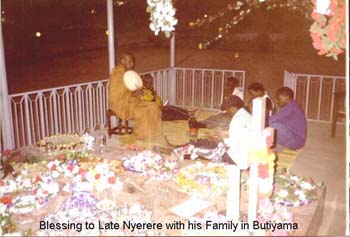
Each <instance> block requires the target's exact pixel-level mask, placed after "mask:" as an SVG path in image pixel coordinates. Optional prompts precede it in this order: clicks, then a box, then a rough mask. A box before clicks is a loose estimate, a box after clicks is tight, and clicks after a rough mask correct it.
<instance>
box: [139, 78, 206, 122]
mask: <svg viewBox="0 0 350 237" xmlns="http://www.w3.org/2000/svg"><path fill="white" fill-rule="evenodd" d="M142 81H143V88H142V89H143V93H142V97H141V98H142V100H143V101H149V102H156V103H157V104H158V105H159V107H160V108H161V110H162V121H173V120H188V119H189V118H190V117H191V116H196V115H197V114H198V113H199V112H200V109H199V108H198V109H195V110H186V109H183V108H181V107H178V106H173V105H170V104H168V103H166V104H164V105H163V104H162V101H161V99H160V97H159V96H157V94H156V92H155V90H154V89H153V77H152V75H151V74H146V75H144V76H142Z"/></svg>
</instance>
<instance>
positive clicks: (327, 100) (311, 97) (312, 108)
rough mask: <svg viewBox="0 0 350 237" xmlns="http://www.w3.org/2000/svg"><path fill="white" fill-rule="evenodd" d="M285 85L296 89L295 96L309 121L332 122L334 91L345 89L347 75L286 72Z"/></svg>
mask: <svg viewBox="0 0 350 237" xmlns="http://www.w3.org/2000/svg"><path fill="white" fill-rule="evenodd" d="M284 86H288V87H290V88H291V89H293V91H294V97H295V99H296V100H297V101H298V102H299V104H300V105H301V107H302V108H303V109H304V111H305V115H306V118H307V119H308V120H309V121H324V122H331V119H332V114H333V104H334V92H336V91H345V89H346V80H345V77H340V76H326V75H314V74H299V73H290V72H287V71H285V73H284Z"/></svg>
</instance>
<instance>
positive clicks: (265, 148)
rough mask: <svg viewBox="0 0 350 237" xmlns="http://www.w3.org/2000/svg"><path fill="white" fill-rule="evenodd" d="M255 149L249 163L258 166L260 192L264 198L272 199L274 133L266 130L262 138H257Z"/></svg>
mask: <svg viewBox="0 0 350 237" xmlns="http://www.w3.org/2000/svg"><path fill="white" fill-rule="evenodd" d="M256 139H257V140H256V141H255V144H256V146H255V148H254V149H253V150H251V151H249V155H248V156H249V162H250V163H252V162H255V163H256V164H257V165H258V180H257V182H258V192H259V195H260V196H262V197H270V196H271V194H272V191H273V177H274V172H275V170H274V167H275V159H276V156H275V153H274V152H273V150H272V149H271V147H272V143H273V133H272V131H269V130H268V129H265V130H264V131H263V133H262V136H257V137H256Z"/></svg>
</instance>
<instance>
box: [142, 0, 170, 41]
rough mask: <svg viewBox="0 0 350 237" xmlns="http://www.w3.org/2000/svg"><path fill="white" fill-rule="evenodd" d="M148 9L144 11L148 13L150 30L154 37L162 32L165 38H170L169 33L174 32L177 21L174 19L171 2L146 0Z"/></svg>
mask: <svg viewBox="0 0 350 237" xmlns="http://www.w3.org/2000/svg"><path fill="white" fill-rule="evenodd" d="M147 4H148V7H147V9H146V11H147V12H148V13H150V18H149V19H150V21H151V23H150V25H149V27H150V29H151V30H152V31H154V34H155V35H158V34H159V31H163V32H164V33H165V36H166V37H168V38H169V37H170V35H171V32H172V31H174V30H175V25H176V24H177V19H176V18H175V12H176V10H175V8H174V6H173V3H172V0H147Z"/></svg>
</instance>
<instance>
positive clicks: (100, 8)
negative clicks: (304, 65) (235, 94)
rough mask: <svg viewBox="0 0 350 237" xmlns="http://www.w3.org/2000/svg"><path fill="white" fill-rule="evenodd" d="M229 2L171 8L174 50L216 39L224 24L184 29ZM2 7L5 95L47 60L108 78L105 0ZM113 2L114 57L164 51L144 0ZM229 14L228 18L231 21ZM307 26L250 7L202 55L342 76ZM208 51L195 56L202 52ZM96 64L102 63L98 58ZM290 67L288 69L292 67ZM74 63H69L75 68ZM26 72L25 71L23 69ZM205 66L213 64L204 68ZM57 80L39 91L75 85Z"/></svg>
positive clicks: (340, 66) (7, 2)
mask: <svg viewBox="0 0 350 237" xmlns="http://www.w3.org/2000/svg"><path fill="white" fill-rule="evenodd" d="M228 2H232V1H227V0H218V1H212V0H204V1H194V0H191V1H189V0H176V1H175V2H174V5H175V7H176V8H177V13H176V17H177V18H178V20H179V22H178V24H177V26H176V49H177V50H180V49H181V50H186V49H187V50H190V51H191V52H196V53H198V51H199V49H198V43H199V42H201V41H203V40H205V39H211V38H212V37H214V36H215V33H216V32H217V29H218V27H219V25H220V24H221V23H223V22H225V18H224V19H222V20H218V21H216V22H214V24H210V25H206V26H204V27H201V28H198V29H190V28H189V26H188V23H189V22H190V21H194V20H196V19H197V17H201V16H203V15H204V14H209V15H210V14H213V13H216V12H217V11H218V10H219V9H222V8H223V7H225V6H226V5H227V3H228ZM1 4H2V24H3V35H4V45H5V58H6V63H7V71H8V80H9V87H10V92H11V91H12V92H17V91H23V90H24V89H21V88H20V87H21V85H20V84H21V83H20V82H21V80H29V81H32V80H33V77H35V78H38V76H37V75H33V74H38V75H41V74H45V71H43V68H47V67H51V66H49V65H45V63H47V62H53V61H55V60H56V61H57V60H58V61H57V62H55V66H57V65H58V64H60V65H61V66H62V69H60V70H61V72H62V73H64V72H65V74H71V72H70V71H67V67H69V66H70V65H66V66H65V65H64V64H65V62H63V61H62V60H64V59H65V58H72V57H76V59H75V61H79V63H80V64H79V65H80V66H81V67H85V66H84V60H85V59H88V58H90V59H94V60H96V62H95V61H94V65H96V64H99V67H102V68H103V72H102V70H101V71H99V72H95V71H94V72H89V73H86V74H89V75H90V77H89V78H88V77H84V79H82V81H89V80H100V79H104V78H107V77H108V61H107V60H108V41H107V38H108V37H107V35H106V30H107V6H106V1H105V0H84V1H78V0H75V1H71V0H30V1H29V0H4V1H2V2H1ZM114 4H115V5H114V27H115V48H116V52H117V53H119V52H120V49H132V50H134V49H142V48H144V49H145V48H153V49H154V50H166V52H168V48H169V40H168V39H167V38H166V37H165V36H163V35H161V36H158V37H157V36H154V35H153V32H152V31H151V30H150V29H149V14H148V13H147V12H146V7H147V1H146V0H128V1H126V3H125V4H124V5H122V6H118V5H117V1H114ZM229 16H232V15H229ZM229 16H228V18H226V19H229ZM310 25H311V21H310V20H307V19H305V17H304V16H303V15H302V14H301V13H300V12H292V11H290V10H288V9H283V8H277V9H275V10H270V11H267V10H265V9H262V8H260V9H256V10H253V11H252V12H251V13H250V14H249V15H247V16H246V17H245V19H244V20H243V21H241V22H239V24H238V25H236V26H235V27H234V28H233V29H232V30H231V32H230V33H229V34H227V35H226V36H225V37H224V38H223V39H222V40H221V41H219V42H217V43H215V44H213V45H211V47H210V48H209V49H208V50H207V51H208V52H213V51H215V50H216V51H217V50H219V51H220V52H232V53H233V52H240V54H244V53H247V54H248V53H256V54H257V55H258V56H257V57H262V55H270V54H280V57H287V56H288V57H293V58H294V60H300V59H301V58H303V60H304V59H306V58H307V59H306V60H308V61H314V59H313V58H317V60H321V61H323V63H330V65H332V66H331V68H333V69H334V67H337V68H336V69H335V71H334V70H333V71H334V72H333V71H332V72H331V73H333V74H334V73H335V74H340V75H344V73H345V66H344V65H345V64H344V56H343V55H341V56H340V59H339V61H338V62H335V61H334V60H333V59H330V58H326V57H325V56H318V55H317V51H316V50H315V49H314V48H313V47H312V40H311V37H310V33H309V27H310ZM37 31H38V32H41V34H42V36H41V37H40V38H37V37H35V32H37ZM208 52H200V54H207V53H208ZM179 55H181V53H180V54H177V56H179ZM184 57H185V56H184ZM196 57H197V56H196ZM98 58H99V59H100V60H97V59H98ZM60 60H61V61H60ZM182 61H185V59H182ZM241 61H242V62H241V63H242V64H241V65H240V66H239V67H240V68H237V69H242V68H243V69H245V68H247V67H249V65H248V64H250V63H251V62H246V63H245V64H244V62H243V58H242V59H241ZM139 62H140V61H139ZM66 64H67V63H66ZM68 64H69V63H68ZM289 64H293V62H292V63H289ZM79 65H75V67H78V66H79ZM142 65H143V64H142V60H141V63H138V66H140V67H141V68H142V69H143V67H142ZM200 65H202V64H200ZM203 65H204V64H203ZM226 65H228V63H226V64H225V63H224V62H223V66H220V65H214V66H215V67H217V68H223V67H230V68H231V67H234V65H233V66H231V65H230V66H226ZM334 65H335V66H334ZM187 66H191V65H190V64H189V65H187ZM28 67H30V68H29V69H28ZM207 67H208V66H207ZM209 67H212V66H211V65H209ZM322 67H323V66H322ZM158 68H160V66H159V65H157V63H156V62H155V63H154V68H153V69H158ZM233 69H235V68H233ZM247 69H248V68H247ZM91 70H92V69H91ZM96 70H97V69H96ZM306 71H307V69H306ZM76 73H77V75H80V74H81V72H80V74H79V72H76ZM310 73H313V71H311V72H310ZM328 74H329V73H328ZM92 75H93V76H92ZM50 76H52V74H51V75H50ZM27 77H28V78H29V79H28V78H27ZM76 77H79V76H76ZM43 80H45V78H43V79H41V81H43ZM53 80H54V81H56V80H55V79H53ZM57 80H60V81H61V83H58V84H57V83H53V84H52V85H51V86H50V85H43V87H53V86H57V85H63V84H67V83H69V84H71V82H74V81H72V80H68V81H67V82H66V83H63V82H62V80H61V79H60V77H57ZM78 81H79V80H78ZM80 81H81V80H80ZM80 81H79V82H80ZM35 88H37V87H35Z"/></svg>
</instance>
